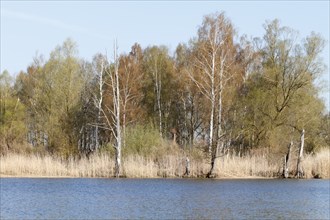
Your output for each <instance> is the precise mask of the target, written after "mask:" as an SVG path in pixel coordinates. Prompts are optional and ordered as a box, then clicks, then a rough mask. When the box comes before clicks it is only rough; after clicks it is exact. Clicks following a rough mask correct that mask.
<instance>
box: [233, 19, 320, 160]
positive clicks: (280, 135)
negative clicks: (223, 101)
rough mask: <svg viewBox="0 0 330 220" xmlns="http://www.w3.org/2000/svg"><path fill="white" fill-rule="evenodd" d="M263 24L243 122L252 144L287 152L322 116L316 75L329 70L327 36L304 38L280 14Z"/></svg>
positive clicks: (309, 134)
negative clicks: (322, 56)
mask: <svg viewBox="0 0 330 220" xmlns="http://www.w3.org/2000/svg"><path fill="white" fill-rule="evenodd" d="M264 28H265V35H264V38H263V39H262V45H263V47H262V48H260V52H259V55H260V60H261V68H259V69H255V72H253V73H251V75H250V76H249V77H248V79H247V82H246V84H245V88H244V90H245V92H244V93H243V94H242V96H241V97H239V98H238V100H237V101H238V102H240V103H241V106H244V108H242V109H241V111H242V112H244V114H243V113H242V114H241V115H244V118H242V120H241V127H244V129H245V130H247V131H248V132H244V133H245V134H249V137H246V138H247V139H248V141H249V142H250V146H251V147H256V146H261V145H262V146H270V147H271V148H270V149H271V150H272V151H273V152H275V151H276V152H278V153H279V152H281V153H283V154H284V153H286V151H287V149H285V147H284V148H283V146H288V145H289V143H290V142H291V141H293V142H294V143H295V142H299V143H303V140H300V139H301V137H308V139H310V140H311V139H312V138H313V136H314V135H313V134H315V130H317V128H318V127H319V124H320V122H321V121H320V119H321V117H322V111H323V109H324V106H323V104H322V102H321V100H320V99H319V98H318V97H317V92H318V91H317V88H316V87H315V85H314V80H315V79H316V78H317V77H318V76H319V75H320V74H321V73H322V72H323V71H324V64H323V63H322V60H320V58H319V56H320V53H321V51H322V49H323V47H324V40H323V39H322V38H321V37H320V36H319V35H317V34H314V33H312V34H311V35H310V36H307V37H306V38H304V39H303V40H302V41H301V42H300V41H298V39H299V38H298V33H297V32H296V31H294V30H292V29H291V28H289V27H282V26H280V23H279V21H278V20H274V21H271V22H268V23H266V25H265V26H264ZM303 131H305V132H303ZM302 133H304V135H302ZM301 145H303V144H301ZM302 153H303V152H302V151H301V154H300V155H302Z"/></svg>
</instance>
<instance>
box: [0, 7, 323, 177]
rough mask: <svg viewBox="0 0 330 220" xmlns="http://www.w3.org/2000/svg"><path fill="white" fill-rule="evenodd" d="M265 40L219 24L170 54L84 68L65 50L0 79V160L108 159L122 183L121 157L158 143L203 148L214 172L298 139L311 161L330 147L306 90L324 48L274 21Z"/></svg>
mask: <svg viewBox="0 0 330 220" xmlns="http://www.w3.org/2000/svg"><path fill="white" fill-rule="evenodd" d="M264 29H265V34H264V36H263V37H262V38H253V39H250V38H248V37H246V36H244V35H243V36H241V37H239V36H237V34H236V31H235V29H234V26H233V24H232V22H231V21H230V20H229V19H228V18H227V17H226V16H225V14H224V13H215V14H211V15H208V16H205V17H204V20H203V22H202V24H201V25H200V26H199V28H198V31H197V34H196V36H194V37H193V38H192V39H191V40H190V41H189V42H188V43H182V44H179V45H178V46H177V48H176V50H175V53H174V55H172V54H170V52H169V49H168V48H167V47H165V46H148V47H146V48H142V47H141V46H140V45H139V44H138V43H135V44H134V45H133V46H132V48H131V51H130V52H129V53H128V54H118V53H117V47H118V45H117V44H116V43H115V44H114V49H113V51H111V53H109V54H101V53H99V54H96V55H95V56H94V57H93V59H92V60H91V61H87V60H83V59H81V58H79V56H78V49H77V45H76V43H75V42H74V41H72V40H70V39H68V40H66V41H65V42H64V43H63V44H62V45H60V46H57V47H56V48H55V49H54V50H53V51H52V52H51V53H50V56H49V59H47V60H45V59H44V57H42V56H39V57H35V59H34V60H33V63H32V64H31V65H30V66H28V67H27V69H26V71H21V72H20V73H19V74H18V76H17V77H16V79H15V80H14V79H13V78H12V77H11V75H10V74H9V73H8V72H7V71H4V72H3V73H2V74H1V75H0V85H1V87H0V127H1V130H0V132H1V133H0V145H1V154H6V153H8V152H22V151H24V152H28V151H29V152H38V153H49V154H53V155H61V156H64V157H70V156H75V155H76V156H79V155H87V156H88V155H90V154H91V153H92V152H95V151H110V153H115V155H116V169H117V172H115V174H116V175H119V173H120V163H121V162H120V158H121V156H122V155H121V154H122V150H123V153H124V154H130V153H131V154H133V153H134V154H144V153H146V152H149V151H152V150H151V149H154V148H157V147H158V145H162V144H160V143H159V141H160V140H161V141H166V140H167V141H168V143H169V144H172V145H177V146H178V147H180V148H182V149H196V148H198V149H202V150H204V152H205V156H206V157H208V158H209V159H210V160H209V161H210V163H211V164H214V161H215V159H216V158H218V157H221V156H223V155H226V154H228V153H235V154H237V155H239V156H243V155H245V154H248V153H250V152H251V150H254V151H255V152H257V150H258V149H260V148H263V149H267V150H268V152H269V154H272V155H273V156H274V157H275V158H276V159H278V158H280V157H281V158H282V156H283V155H284V154H285V153H286V152H287V146H288V145H289V144H290V143H291V142H292V143H293V145H295V146H298V145H299V144H300V136H301V133H302V131H305V134H304V135H305V150H307V151H308V152H314V151H316V150H317V148H320V147H323V146H329V145H330V137H329V134H330V126H329V121H330V114H329V113H328V114H325V108H324V104H323V102H322V101H321V100H320V99H319V98H318V88H317V87H316V86H315V84H314V83H313V82H314V81H315V79H316V78H317V77H318V76H320V74H322V73H323V72H324V71H325V68H326V67H325V65H324V63H323V62H322V60H321V58H320V53H321V51H322V49H323V48H324V45H325V41H324V40H323V39H322V37H321V36H319V35H318V34H315V33H311V34H310V35H309V36H307V37H305V38H303V39H302V40H301V41H300V40H299V38H298V33H297V32H296V31H295V30H293V29H291V28H289V27H283V26H281V25H280V23H279V21H278V20H274V21H270V22H266V24H265V25H264ZM155 133H156V135H155ZM149 134H150V135H151V137H152V138H150V137H148V135H149ZM24 146H25V147H24ZM162 153H166V152H164V151H162ZM277 156H278V157H277ZM212 168H213V166H212V167H211V170H212ZM210 173H211V171H210Z"/></svg>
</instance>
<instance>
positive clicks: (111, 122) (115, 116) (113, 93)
mask: <svg viewBox="0 0 330 220" xmlns="http://www.w3.org/2000/svg"><path fill="white" fill-rule="evenodd" d="M117 51H118V46H117V42H115V43H114V54H113V56H114V58H113V62H112V63H111V65H108V66H107V67H106V68H105V73H106V75H107V77H108V79H107V81H106V82H105V83H106V85H107V86H108V88H109V90H108V91H109V93H108V94H107V96H108V98H109V99H110V100H111V101H110V102H109V104H107V103H105V104H104V107H103V110H102V112H103V114H104V116H105V117H104V118H105V120H106V128H107V129H108V130H110V131H111V133H112V135H113V136H114V138H115V143H114V148H115V177H119V176H120V174H121V152H122V131H121V129H122V127H121V126H122V125H121V114H122V112H121V94H120V83H119V82H120V76H119V71H118V70H119V57H118V52H117ZM108 63H109V64H110V62H108Z"/></svg>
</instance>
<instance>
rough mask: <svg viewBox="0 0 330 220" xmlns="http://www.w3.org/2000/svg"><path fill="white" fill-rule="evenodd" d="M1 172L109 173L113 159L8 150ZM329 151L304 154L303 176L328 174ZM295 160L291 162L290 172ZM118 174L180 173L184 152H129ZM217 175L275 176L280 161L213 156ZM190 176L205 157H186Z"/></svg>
mask: <svg viewBox="0 0 330 220" xmlns="http://www.w3.org/2000/svg"><path fill="white" fill-rule="evenodd" d="M0 159H1V161H0V174H1V175H2V176H31V177H32V176H38V177H43V176H47V177H112V176H113V173H114V172H113V171H114V159H113V158H110V156H109V155H108V154H104V153H103V154H99V155H93V156H91V157H90V158H81V159H74V158H69V159H67V160H63V159H61V158H55V157H51V156H38V155H19V154H8V155H6V156H2V157H1V158H0ZM329 160H330V151H329V150H328V149H324V150H322V151H320V152H319V153H317V154H316V155H307V156H305V158H304V160H303V167H304V170H305V174H306V177H307V178H311V177H313V176H315V175H316V174H318V175H319V176H320V177H322V178H330V161H329ZM295 163H296V161H295V160H292V162H291V169H292V173H294V172H295V171H294V170H295ZM122 164H123V171H122V175H123V176H125V177H128V178H157V177H182V175H183V174H184V172H185V156H184V154H182V153H178V154H174V155H164V156H162V157H158V158H157V159H154V158H151V157H142V156H139V155H134V156H133V155H131V156H127V157H125V158H123V161H122ZM216 167H217V170H216V171H217V173H218V177H219V178H249V177H278V176H279V175H280V173H281V169H282V163H281V162H280V161H278V163H277V164H274V163H270V162H269V161H268V160H267V157H265V156H247V157H238V156H226V157H223V158H219V159H218V160H217V164H216ZM190 169H191V175H190V176H191V177H200V176H205V174H206V173H207V171H208V170H209V164H208V163H207V162H206V160H201V159H194V158H190Z"/></svg>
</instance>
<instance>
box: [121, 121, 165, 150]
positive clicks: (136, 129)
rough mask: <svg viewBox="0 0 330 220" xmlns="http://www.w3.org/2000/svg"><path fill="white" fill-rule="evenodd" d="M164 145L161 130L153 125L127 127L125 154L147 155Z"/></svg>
mask: <svg viewBox="0 0 330 220" xmlns="http://www.w3.org/2000/svg"><path fill="white" fill-rule="evenodd" d="M162 146H163V139H162V138H161V136H160V134H159V131H158V130H157V129H155V128H154V127H153V126H152V125H146V126H143V125H135V126H130V127H127V128H126V135H125V145H124V146H123V155H124V156H127V155H132V154H138V155H142V156H147V155H150V154H152V153H153V152H155V151H156V150H157V149H158V148H161V147H162Z"/></svg>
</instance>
